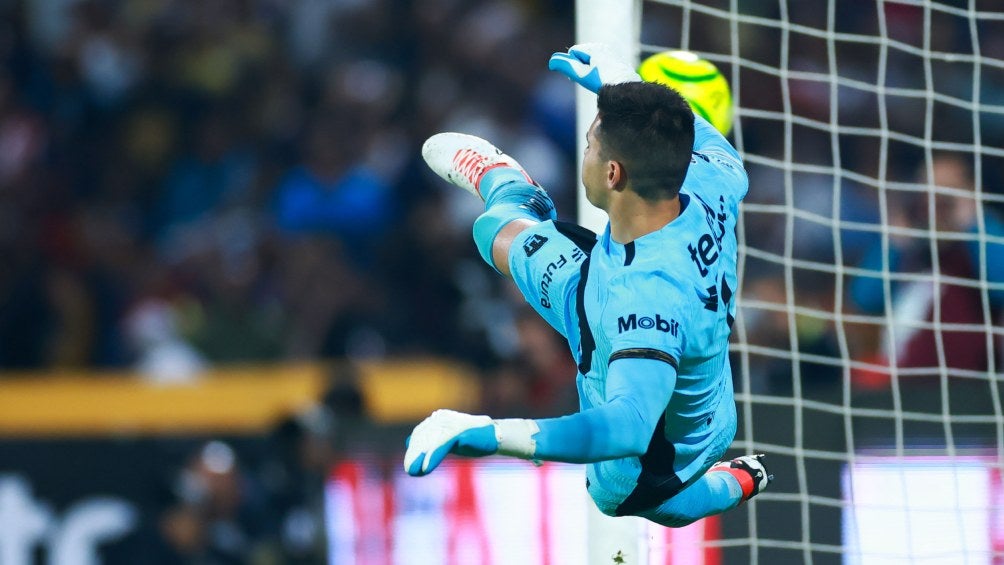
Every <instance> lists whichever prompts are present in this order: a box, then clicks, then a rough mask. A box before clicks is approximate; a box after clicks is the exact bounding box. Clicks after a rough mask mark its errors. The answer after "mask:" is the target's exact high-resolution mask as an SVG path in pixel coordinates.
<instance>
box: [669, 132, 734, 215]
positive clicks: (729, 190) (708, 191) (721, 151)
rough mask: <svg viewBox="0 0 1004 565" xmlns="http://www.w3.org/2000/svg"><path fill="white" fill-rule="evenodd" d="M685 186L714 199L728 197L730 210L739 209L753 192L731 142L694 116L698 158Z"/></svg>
mask: <svg viewBox="0 0 1004 565" xmlns="http://www.w3.org/2000/svg"><path fill="white" fill-rule="evenodd" d="M683 186H684V187H685V188H687V189H688V190H690V191H692V192H695V193H699V194H701V195H702V196H704V197H708V198H711V199H716V198H718V194H713V193H722V194H723V195H728V196H729V200H730V204H731V205H730V208H735V207H738V205H739V202H740V201H741V200H742V199H743V198H745V197H746V193H747V191H748V190H749V178H748V177H747V175H746V169H745V168H744V166H743V161H742V158H741V157H740V156H739V152H738V151H736V148H735V147H733V146H732V144H731V143H729V140H727V139H725V137H724V136H723V135H722V134H721V133H719V132H718V130H716V129H715V128H714V127H713V126H712V125H711V124H710V123H708V122H707V120H705V119H704V118H702V117H700V116H698V115H696V114H695V115H694V155H693V158H692V159H691V162H690V170H689V171H688V172H687V178H686V180H685V181H684V184H683Z"/></svg>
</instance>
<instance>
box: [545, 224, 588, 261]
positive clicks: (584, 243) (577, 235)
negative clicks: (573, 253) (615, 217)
mask: <svg viewBox="0 0 1004 565" xmlns="http://www.w3.org/2000/svg"><path fill="white" fill-rule="evenodd" d="M554 229H556V230H558V233H560V234H561V235H563V236H565V237H567V238H568V239H570V240H572V243H574V244H575V246H576V247H578V248H579V249H581V250H583V251H585V252H586V255H589V252H591V251H592V250H593V246H594V245H596V234H595V233H593V232H591V231H590V230H587V229H586V228H584V227H582V226H580V225H579V224H573V223H571V222H562V221H559V220H555V221H554Z"/></svg>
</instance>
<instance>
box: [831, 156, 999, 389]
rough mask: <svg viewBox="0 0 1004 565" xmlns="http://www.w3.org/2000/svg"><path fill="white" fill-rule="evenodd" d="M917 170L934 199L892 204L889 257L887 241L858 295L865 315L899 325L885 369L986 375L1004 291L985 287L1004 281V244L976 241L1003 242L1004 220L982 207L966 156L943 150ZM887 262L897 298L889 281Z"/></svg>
mask: <svg viewBox="0 0 1004 565" xmlns="http://www.w3.org/2000/svg"><path fill="white" fill-rule="evenodd" d="M918 173H919V174H918V181H917V182H918V183H920V185H921V187H922V188H924V189H925V191H926V189H927V187H930V189H931V190H933V191H936V192H934V194H935V196H934V197H933V201H931V200H929V199H928V198H927V197H925V196H924V194H925V192H904V193H901V194H897V195H895V197H891V198H890V203H889V206H888V210H889V225H890V228H891V230H892V231H891V233H890V236H889V238H888V254H887V255H885V256H883V247H882V244H881V241H877V242H876V243H874V244H873V245H872V247H871V248H870V249H869V250H868V252H867V254H866V255H865V257H864V259H863V261H862V263H861V267H862V268H863V269H866V270H868V271H870V272H872V273H875V274H874V275H872V274H869V275H863V276H860V277H856V278H855V279H854V280H853V282H852V284H851V297H852V298H853V300H854V303H855V304H856V305H857V306H858V308H860V309H861V310H862V311H864V312H867V313H869V314H878V315H881V314H886V315H888V316H890V317H891V319H892V321H893V324H892V326H891V327H890V328H889V330H890V331H888V332H886V333H884V335H883V336H882V340H881V348H880V349H879V350H877V351H875V354H876V355H877V360H878V361H879V362H880V363H882V364H885V363H895V365H896V366H897V367H900V368H908V369H925V370H926V371H922V373H924V374H928V375H932V376H937V375H938V374H939V367H942V366H943V367H946V368H947V370H948V372H949V374H959V372H960V371H963V372H965V371H968V372H980V373H981V372H985V371H986V370H987V369H988V365H987V362H988V359H990V358H991V357H990V351H989V350H988V344H987V332H988V331H990V330H991V328H992V326H994V324H995V323H996V320H998V319H999V316H1000V309H1001V307H1002V306H1004V291H1001V290H1000V288H993V289H988V290H983V286H982V284H981V281H985V282H987V283H990V284H993V285H1000V284H1001V283H1004V245H1002V244H1000V243H998V242H987V243H986V244H983V243H981V239H982V238H977V237H974V235H976V234H980V235H985V236H987V237H989V238H1000V237H1002V236H1004V222H1002V221H1001V219H1000V218H999V217H998V216H997V215H996V213H994V212H993V211H992V210H991V209H990V207H989V206H988V205H984V206H983V207H982V210H981V207H980V205H979V202H978V201H977V198H978V197H979V195H978V194H977V193H976V192H974V181H973V177H972V168H971V164H970V160H969V159H967V158H966V157H965V156H963V155H962V154H959V153H937V154H936V155H935V156H934V159H933V160H932V161H931V164H930V167H929V168H927V167H922V168H921V170H920V171H919V172H918ZM981 212H982V217H981V215H980V214H981ZM932 213H933V216H932ZM959 236H964V238H959ZM886 265H888V270H889V273H890V278H891V281H890V287H889V288H891V292H892V294H888V295H887V293H886V290H885V289H886V286H885V282H884V280H883V278H882V276H880V274H881V273H883V271H884V270H885V268H886ZM911 275H912V277H911ZM916 275H921V276H920V277H917V276H916ZM932 324H933V325H934V326H932ZM939 325H946V326H950V327H947V328H943V327H939Z"/></svg>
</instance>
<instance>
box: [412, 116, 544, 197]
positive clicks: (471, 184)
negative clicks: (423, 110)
mask: <svg viewBox="0 0 1004 565" xmlns="http://www.w3.org/2000/svg"><path fill="white" fill-rule="evenodd" d="M422 157H423V158H424V159H425V162H426V163H427V164H428V165H429V168H430V169H432V170H433V172H435V173H436V174H437V175H439V176H441V177H443V178H444V179H446V180H447V181H449V182H451V183H453V184H455V185H457V186H459V187H460V188H463V189H464V190H466V191H468V192H470V193H471V194H474V195H475V196H477V197H479V198H481V199H482V200H484V199H485V195H483V194H481V191H480V190H479V189H478V186H479V185H480V184H481V179H482V178H484V176H485V173H487V172H488V171H490V170H492V169H495V168H497V167H511V168H513V169H517V170H518V171H520V172H521V173H523V176H524V177H526V180H527V182H529V183H530V184H536V183H534V182H533V180H532V179H531V178H530V175H528V174H526V171H525V170H524V169H523V167H522V166H521V165H520V164H519V163H517V162H516V160H515V159H513V158H512V157H510V156H508V155H506V154H505V153H503V152H502V150H501V149H499V148H498V147H495V146H494V145H492V144H491V143H489V142H488V141H485V140H484V139H481V138H480V137H476V136H473V135H467V134H464V133H454V132H446V133H437V134H436V135H434V136H432V137H430V138H429V139H427V140H425V144H424V145H422Z"/></svg>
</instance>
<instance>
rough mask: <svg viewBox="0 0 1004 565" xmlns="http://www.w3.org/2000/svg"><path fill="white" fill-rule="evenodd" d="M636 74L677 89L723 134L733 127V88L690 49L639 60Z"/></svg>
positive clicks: (706, 61) (719, 72) (720, 74)
mask: <svg viewBox="0 0 1004 565" xmlns="http://www.w3.org/2000/svg"><path fill="white" fill-rule="evenodd" d="M638 74H639V75H640V76H641V78H642V79H643V80H647V81H649V82H657V83H659V84H664V85H666V86H668V87H670V88H672V89H674V90H676V91H677V92H679V93H680V94H681V95H682V96H683V97H684V98H686V99H687V102H690V107H691V108H693V109H694V112H695V113H696V114H697V115H699V116H701V117H703V118H704V119H706V120H708V121H709V122H711V125H713V126H715V129H717V130H718V131H720V132H722V135H727V134H728V133H729V130H730V129H732V91H731V90H730V89H729V83H728V81H726V80H725V77H724V76H723V75H722V73H721V71H719V70H718V67H716V66H715V64H714V63H712V62H711V61H708V60H707V59H704V58H701V56H700V55H698V54H696V53H693V52H691V51H680V50H673V51H662V52H660V53H656V54H655V55H652V56H650V57H648V58H647V59H645V60H644V61H642V62H641V65H640V66H639V67H638Z"/></svg>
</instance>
